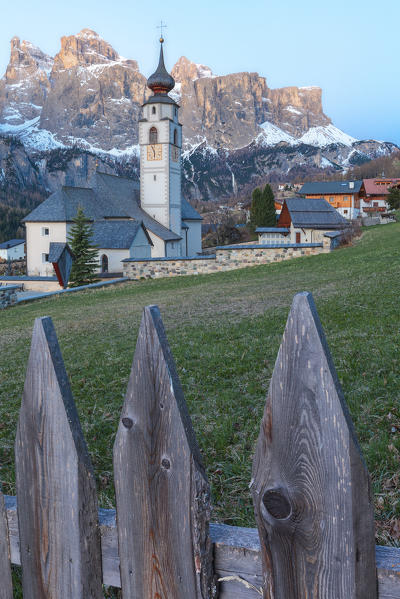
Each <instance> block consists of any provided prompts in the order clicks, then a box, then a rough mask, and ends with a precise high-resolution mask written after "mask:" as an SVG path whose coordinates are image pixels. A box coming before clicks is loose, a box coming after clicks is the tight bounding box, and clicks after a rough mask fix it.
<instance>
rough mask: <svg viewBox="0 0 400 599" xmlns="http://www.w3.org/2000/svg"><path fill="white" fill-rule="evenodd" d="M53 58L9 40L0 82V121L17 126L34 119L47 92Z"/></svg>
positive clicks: (24, 44) (25, 44)
mask: <svg viewBox="0 0 400 599" xmlns="http://www.w3.org/2000/svg"><path fill="white" fill-rule="evenodd" d="M52 66H53V59H52V58H51V57H50V56H47V54H44V52H42V51H41V50H40V49H39V48H37V47H36V46H34V45H33V44H31V43H30V42H26V41H23V42H21V41H20V39H19V38H18V37H13V39H12V40H11V55H10V62H9V64H8V66H7V70H6V73H5V75H4V77H3V78H2V79H1V80H0V114H1V120H2V121H5V122H7V124H8V125H12V126H18V125H21V124H22V123H24V122H26V121H30V120H32V119H34V118H37V117H38V116H39V115H40V113H41V110H42V107H43V105H44V102H45V99H46V97H47V94H48V91H49V89H50V81H49V73H50V71H51V68H52Z"/></svg>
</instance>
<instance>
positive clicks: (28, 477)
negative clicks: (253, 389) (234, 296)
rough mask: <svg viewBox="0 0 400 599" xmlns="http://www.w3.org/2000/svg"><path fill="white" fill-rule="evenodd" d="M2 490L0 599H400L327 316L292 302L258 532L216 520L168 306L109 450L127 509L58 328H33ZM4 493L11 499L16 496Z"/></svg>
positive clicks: (146, 341)
mask: <svg viewBox="0 0 400 599" xmlns="http://www.w3.org/2000/svg"><path fill="white" fill-rule="evenodd" d="M15 457H16V485H17V497H18V507H17V498H16V497H10V496H5V498H4V497H3V495H1V493H0V579H1V581H2V583H1V585H0V599H11V598H12V596H13V591H12V582H11V567H10V565H11V563H13V564H22V586H23V592H24V599H60V597H68V598H71V599H100V598H101V597H103V589H102V584H105V585H107V586H114V587H119V588H121V589H122V596H123V598H124V599H214V598H216V597H219V598H220V599H228V597H229V599H256V598H257V597H258V598H259V597H263V599H304V598H305V597H307V598H308V599H377V598H379V599H400V549H395V548H389V547H375V542H374V519H373V505H372V500H371V489H370V482H369V476H368V472H367V469H366V466H365V463H364V461H363V457H362V454H361V450H360V448H359V445H358V442H357V439H356V436H355V432H354V427H353V424H352V422H351V418H350V415H349V412H348V409H347V406H346V402H345V400H344V396H343V393H342V390H341V387H340V384H339V381H338V377H337V375H336V371H335V368H334V365H333V361H332V358H331V356H330V353H329V349H328V346H327V343H326V340H325V336H324V333H323V330H322V326H321V323H320V321H319V318H318V314H317V311H316V308H315V305H314V302H313V299H312V297H311V295H310V294H308V293H300V294H298V295H296V296H295V298H294V301H293V305H292V308H291V311H290V314H289V317H288V320H287V324H286V329H285V332H284V335H283V340H282V343H281V347H280V350H279V353H278V356H277V360H276V364H275V367H274V371H273V374H272V378H271V382H270V386H269V391H268V395H267V398H266V403H265V410H264V415H263V419H262V422H261V427H260V432H259V437H258V442H257V446H256V450H255V456H254V460H253V472H252V480H251V483H250V488H251V491H252V495H253V503H254V510H255V516H256V522H257V527H258V529H246V528H237V527H232V526H226V525H221V524H213V523H210V517H211V498H210V488H209V483H208V480H207V476H206V473H205V469H204V466H203V462H202V457H201V454H200V450H199V448H198V445H197V441H196V438H195V434H194V431H193V427H192V423H191V419H190V415H189V411H188V408H187V405H186V402H185V399H184V396H183V391H182V387H181V384H180V381H179V378H178V375H177V370H176V367H175V363H174V359H173V356H172V353H171V350H170V348H169V345H168V342H167V338H166V334H165V330H164V327H163V324H162V320H161V316H160V313H159V310H158V308H157V307H156V306H148V307H147V308H145V310H144V313H143V318H142V321H141V325H140V329H139V335H138V341H137V345H136V351H135V355H134V359H133V364H132V370H131V375H130V379H129V383H128V388H127V392H126V396H125V402H124V406H123V409H122V413H121V415H120V419H119V426H118V431H117V435H116V439H115V443H114V449H113V463H114V482H115V490H116V510H103V509H100V510H99V509H98V505H97V494H96V485H95V479H94V473H93V468H92V464H91V460H90V455H89V452H88V450H87V447H86V442H85V439H84V436H83V433H82V429H81V426H80V423H79V418H78V414H77V410H76V407H75V404H74V400H73V397H72V393H71V388H70V384H69V381H68V376H67V373H66V371H65V367H64V363H63V359H62V355H61V351H60V348H59V345H58V341H57V337H56V334H55V330H54V327H53V324H52V321H51V319H50V318H48V317H44V318H38V319H36V321H35V326H34V331H33V336H32V344H31V352H30V356H29V361H28V367H27V373H26V379H25V387H24V394H23V399H22V404H21V410H20V415H19V421H18V428H17V435H16V442H15ZM4 499H5V501H4Z"/></svg>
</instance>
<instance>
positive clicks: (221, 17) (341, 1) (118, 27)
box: [0, 0, 400, 144]
mask: <svg viewBox="0 0 400 599" xmlns="http://www.w3.org/2000/svg"><path fill="white" fill-rule="evenodd" d="M0 5H1V6H2V9H3V10H2V19H1V21H0V72H1V73H4V70H5V68H6V65H7V63H8V59H9V41H10V39H11V38H12V37H13V36H14V35H18V36H19V37H20V38H21V39H27V40H29V41H31V42H32V43H34V44H36V45H37V46H39V47H40V48H42V50H43V51H45V52H47V53H48V54H51V55H53V56H54V54H56V53H57V51H58V50H59V47H60V41H59V40H60V37H61V36H62V35H71V34H73V33H77V32H78V31H80V30H81V29H83V28H84V27H88V28H90V29H94V30H95V31H97V33H99V34H100V35H101V36H102V37H103V38H104V39H105V40H107V41H108V42H110V43H111V44H112V45H113V47H114V48H115V49H116V50H117V52H119V53H120V54H121V55H122V56H125V57H127V58H134V59H136V60H138V62H139V67H140V70H141V71H142V72H143V73H144V74H145V75H149V74H150V73H151V72H152V70H153V69H154V67H155V64H156V62H157V52H158V49H157V45H158V43H157V38H158V30H156V26H157V24H158V23H159V21H160V19H163V21H165V22H166V23H167V25H168V27H167V29H166V31H165V38H166V45H165V54H166V63H167V67H168V68H169V69H171V68H172V66H173V64H174V63H175V61H176V60H177V59H178V58H179V57H180V56H181V55H185V56H187V57H188V58H189V59H191V60H193V61H195V62H202V63H203V64H206V65H208V66H209V67H211V69H212V70H213V71H214V73H216V74H221V75H222V74H227V73H232V72H235V71H257V72H258V73H260V75H263V76H265V77H266V78H267V84H268V85H269V87H282V86H288V85H299V86H304V85H319V86H321V87H322V89H323V105H324V110H325V113H326V114H327V115H328V116H329V117H331V119H332V120H333V122H334V124H335V125H336V126H338V127H340V128H341V129H343V130H345V131H346V132H347V133H349V134H351V135H353V136H354V137H357V138H360V139H366V138H375V139H382V140H387V141H394V142H396V143H399V144H400V110H399V108H400V106H399V105H400V76H399V75H400V73H399V70H400V69H399V62H400V61H399V22H400V2H399V0H380V2H373V1H372V0H335V2H331V1H329V2H327V1H326V0H303V1H302V2H300V1H299V0H280V1H279V0H278V1H275V2H271V1H270V0H267V1H262V0H249V1H247V2H246V1H245V0H240V1H239V0H229V1H227V0H203V1H202V2H196V3H194V2H186V3H184V2H182V0H179V1H177V0H169V1H168V2H167V1H165V0H163V1H161V0H145V1H144V2H140V3H139V2H137V1H136V0H130V1H127V0H111V1H110V0H107V1H105V0H68V1H66V2H62V3H61V2H59V1H57V0H36V1H34V2H33V1H32V0H19V1H18V2H10V1H7V2H6V0H1V2H0Z"/></svg>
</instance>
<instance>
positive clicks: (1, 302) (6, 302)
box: [0, 285, 21, 310]
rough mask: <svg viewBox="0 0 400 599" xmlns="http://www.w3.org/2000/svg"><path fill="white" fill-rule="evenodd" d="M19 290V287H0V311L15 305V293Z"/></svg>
mask: <svg viewBox="0 0 400 599" xmlns="http://www.w3.org/2000/svg"><path fill="white" fill-rule="evenodd" d="M20 290H21V286H20V285H4V286H0V310H3V309H4V308H8V307H9V306H13V305H14V304H16V303H17V291H20Z"/></svg>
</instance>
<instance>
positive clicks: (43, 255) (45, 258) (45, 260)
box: [42, 254, 49, 262]
mask: <svg viewBox="0 0 400 599" xmlns="http://www.w3.org/2000/svg"><path fill="white" fill-rule="evenodd" d="M48 261H49V254H42V262H48Z"/></svg>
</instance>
